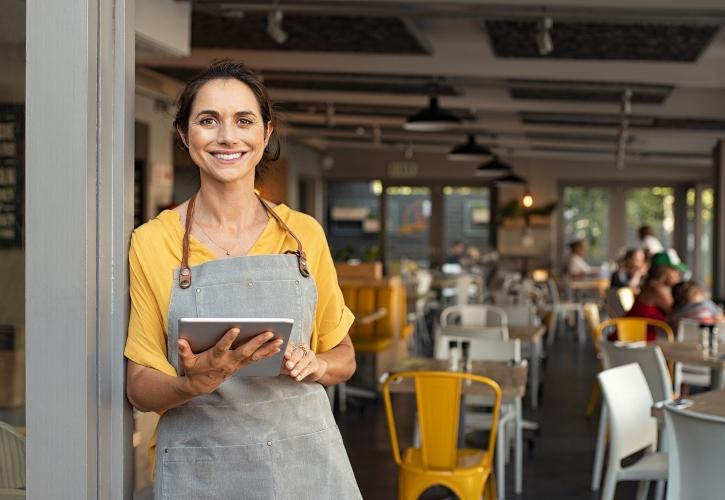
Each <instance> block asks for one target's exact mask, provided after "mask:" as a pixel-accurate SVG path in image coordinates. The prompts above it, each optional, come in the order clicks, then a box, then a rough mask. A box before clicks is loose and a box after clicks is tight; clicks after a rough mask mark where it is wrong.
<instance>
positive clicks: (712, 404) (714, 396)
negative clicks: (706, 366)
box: [652, 389, 725, 420]
mask: <svg viewBox="0 0 725 500" xmlns="http://www.w3.org/2000/svg"><path fill="white" fill-rule="evenodd" d="M687 400H689V401H692V404H691V405H690V406H688V407H687V408H686V409H687V410H688V411H693V412H697V413H704V414H706V415H712V416H714V417H724V418H725V389H719V390H717V391H708V392H703V393H700V394H695V395H694V396H690V397H689V398H687ZM652 416H653V417H656V418H657V419H658V420H661V419H662V418H664V410H663V409H662V402H658V403H655V404H654V405H653V406H652Z"/></svg>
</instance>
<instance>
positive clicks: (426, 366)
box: [389, 357, 528, 494]
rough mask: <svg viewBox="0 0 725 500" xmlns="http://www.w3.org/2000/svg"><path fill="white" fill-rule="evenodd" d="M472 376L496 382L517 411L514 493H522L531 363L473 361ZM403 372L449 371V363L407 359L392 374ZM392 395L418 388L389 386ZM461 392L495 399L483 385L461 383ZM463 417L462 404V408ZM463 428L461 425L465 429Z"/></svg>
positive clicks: (406, 382) (402, 384)
mask: <svg viewBox="0 0 725 500" xmlns="http://www.w3.org/2000/svg"><path fill="white" fill-rule="evenodd" d="M471 364H472V367H471V373H474V374H476V375H482V376H484V377H488V378H490V379H493V380H494V381H496V383H498V385H499V386H500V387H501V402H502V403H509V404H512V405H513V408H514V421H515V427H516V438H515V441H516V446H515V451H514V455H515V457H514V462H515V468H516V470H515V474H514V490H515V492H516V493H517V494H518V493H521V492H522V491H523V433H522V430H523V411H522V408H521V399H522V398H523V397H524V394H525V393H526V376H527V369H528V363H527V362H526V360H524V361H522V362H520V363H515V364H511V363H503V362H500V361H481V360H472V363H471ZM401 371H449V370H448V361H447V360H445V359H434V358H417V357H414V358H405V359H402V360H400V361H398V362H397V363H395V365H393V367H392V369H391V370H390V373H392V374H394V373H397V372H401ZM389 387H390V392H391V393H409V394H410V393H415V385H414V383H413V381H412V380H411V379H406V380H403V381H400V382H399V383H395V384H390V385H389ZM461 393H462V394H464V395H481V396H493V391H492V390H491V389H490V388H488V387H486V386H484V385H482V384H476V383H473V384H470V385H466V384H462V386H461ZM461 413H462V415H463V413H464V411H463V405H461ZM463 427H464V425H461V429H463Z"/></svg>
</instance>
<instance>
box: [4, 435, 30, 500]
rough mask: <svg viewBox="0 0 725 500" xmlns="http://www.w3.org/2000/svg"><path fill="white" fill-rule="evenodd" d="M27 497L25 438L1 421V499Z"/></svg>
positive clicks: (8, 499)
mask: <svg viewBox="0 0 725 500" xmlns="http://www.w3.org/2000/svg"><path fill="white" fill-rule="evenodd" d="M24 498H25V438H24V437H23V436H22V435H21V434H19V433H18V432H17V431H16V430H15V429H14V428H13V427H12V426H10V425H8V424H6V423H5V422H0V499H2V500H10V499H13V500H15V499H24Z"/></svg>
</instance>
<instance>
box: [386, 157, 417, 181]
mask: <svg viewBox="0 0 725 500" xmlns="http://www.w3.org/2000/svg"><path fill="white" fill-rule="evenodd" d="M417 175H418V164H417V163H415V162H414V161H391V162H390V163H388V177H396V178H398V179H400V178H407V179H409V178H411V177H417Z"/></svg>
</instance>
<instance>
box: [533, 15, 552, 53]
mask: <svg viewBox="0 0 725 500" xmlns="http://www.w3.org/2000/svg"><path fill="white" fill-rule="evenodd" d="M553 27H554V20H553V19H552V18H551V17H549V16H544V17H542V18H541V19H539V20H538V21H537V23H536V45H537V46H538V47H539V55H542V56H545V55H547V54H550V53H551V52H552V51H553V50H554V41H553V40H552V39H551V29H552V28H553Z"/></svg>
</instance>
